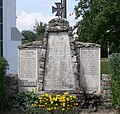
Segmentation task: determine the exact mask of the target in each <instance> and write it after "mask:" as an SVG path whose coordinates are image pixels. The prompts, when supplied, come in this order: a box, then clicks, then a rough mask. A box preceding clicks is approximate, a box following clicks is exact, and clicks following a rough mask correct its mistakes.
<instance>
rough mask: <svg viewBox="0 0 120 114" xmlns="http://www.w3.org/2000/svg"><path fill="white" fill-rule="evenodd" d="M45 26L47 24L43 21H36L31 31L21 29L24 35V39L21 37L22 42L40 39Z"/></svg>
mask: <svg viewBox="0 0 120 114" xmlns="http://www.w3.org/2000/svg"><path fill="white" fill-rule="evenodd" d="M46 26H47V24H46V23H43V22H40V23H38V22H37V21H36V23H35V25H34V26H33V31H31V30H23V31H22V35H23V36H24V38H25V39H23V42H22V43H28V42H32V41H35V40H41V41H42V40H43V36H44V32H45V28H46Z"/></svg>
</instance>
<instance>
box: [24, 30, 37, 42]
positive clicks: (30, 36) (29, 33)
mask: <svg viewBox="0 0 120 114" xmlns="http://www.w3.org/2000/svg"><path fill="white" fill-rule="evenodd" d="M22 35H23V36H24V38H25V39H23V42H22V43H27V42H32V41H35V39H36V37H37V36H36V34H35V33H34V32H32V31H30V30H23V31H22Z"/></svg>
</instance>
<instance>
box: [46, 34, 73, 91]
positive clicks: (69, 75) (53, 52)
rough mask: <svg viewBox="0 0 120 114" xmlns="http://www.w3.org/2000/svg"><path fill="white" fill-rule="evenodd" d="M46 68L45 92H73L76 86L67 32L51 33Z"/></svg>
mask: <svg viewBox="0 0 120 114" xmlns="http://www.w3.org/2000/svg"><path fill="white" fill-rule="evenodd" d="M46 57H47V58H46V68H45V80H44V89H45V90H72V89H73V88H74V85H75V79H74V76H73V69H72V59H71V51H70V44H69V36H68V33H67V32H58V33H49V36H48V45H47V56H46Z"/></svg>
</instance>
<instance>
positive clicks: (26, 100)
mask: <svg viewBox="0 0 120 114" xmlns="http://www.w3.org/2000/svg"><path fill="white" fill-rule="evenodd" d="M35 101H37V96H36V95H35V94H34V92H20V93H18V94H17V95H15V98H14V99H13V102H12V109H13V110H14V111H17V112H29V111H30V110H32V104H33V103H34V102H35Z"/></svg>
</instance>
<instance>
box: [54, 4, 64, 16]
mask: <svg viewBox="0 0 120 114" xmlns="http://www.w3.org/2000/svg"><path fill="white" fill-rule="evenodd" d="M55 4H56V6H57V7H56V8H55V7H53V6H52V13H54V12H57V13H56V15H55V16H58V17H62V14H63V12H64V7H62V4H61V3H55Z"/></svg>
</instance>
